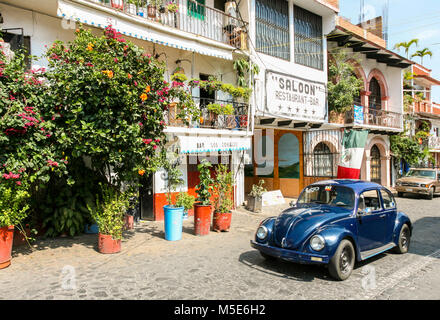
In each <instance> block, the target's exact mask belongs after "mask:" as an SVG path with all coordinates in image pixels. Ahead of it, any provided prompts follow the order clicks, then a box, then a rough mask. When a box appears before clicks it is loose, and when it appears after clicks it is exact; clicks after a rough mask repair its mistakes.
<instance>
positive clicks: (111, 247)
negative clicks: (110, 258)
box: [98, 233, 121, 254]
mask: <svg viewBox="0 0 440 320" xmlns="http://www.w3.org/2000/svg"><path fill="white" fill-rule="evenodd" d="M98 250H99V252H100V253H105V254H112V253H118V252H120V251H121V240H120V239H119V240H115V239H113V238H112V236H109V235H106V234H101V233H99V234H98Z"/></svg>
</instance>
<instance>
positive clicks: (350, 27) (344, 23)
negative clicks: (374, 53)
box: [336, 16, 386, 48]
mask: <svg viewBox="0 0 440 320" xmlns="http://www.w3.org/2000/svg"><path fill="white" fill-rule="evenodd" d="M336 24H337V25H338V26H340V27H342V28H344V29H345V30H347V31H350V32H352V33H354V34H356V35H358V36H361V37H362V38H364V39H367V40H369V41H371V42H373V43H375V44H377V45H379V46H381V47H384V48H386V41H385V40H384V39H382V38H379V37H378V36H376V35H374V34H372V33H371V32H368V31H367V30H365V29H362V28H361V27H359V26H356V25H354V24H352V23H351V22H350V21H348V20H347V19H345V18H343V17H341V16H339V17H337V23H336Z"/></svg>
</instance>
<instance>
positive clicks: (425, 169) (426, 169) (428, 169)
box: [410, 168, 437, 171]
mask: <svg viewBox="0 0 440 320" xmlns="http://www.w3.org/2000/svg"><path fill="white" fill-rule="evenodd" d="M410 170H423V171H437V169H434V168H410Z"/></svg>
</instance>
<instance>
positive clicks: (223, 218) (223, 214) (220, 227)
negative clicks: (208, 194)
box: [212, 164, 234, 232]
mask: <svg viewBox="0 0 440 320" xmlns="http://www.w3.org/2000/svg"><path fill="white" fill-rule="evenodd" d="M213 190H214V198H215V200H214V218H213V224H212V229H213V230H214V231H217V232H220V231H229V228H230V227H231V219H232V212H231V210H232V208H233V207H234V177H233V173H232V172H231V171H229V170H228V168H227V167H226V166H225V165H223V164H219V165H218V167H217V168H216V172H215V179H214V188H213Z"/></svg>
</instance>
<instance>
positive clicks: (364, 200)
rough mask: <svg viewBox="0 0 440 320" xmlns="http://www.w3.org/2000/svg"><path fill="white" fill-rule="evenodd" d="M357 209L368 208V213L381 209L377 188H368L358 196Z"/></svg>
mask: <svg viewBox="0 0 440 320" xmlns="http://www.w3.org/2000/svg"><path fill="white" fill-rule="evenodd" d="M359 209H360V210H366V209H369V210H370V213H372V212H374V211H378V210H380V209H381V205H380V201H379V195H378V193H377V190H369V191H365V192H364V193H362V194H361V196H360V197H359Z"/></svg>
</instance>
